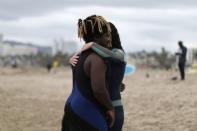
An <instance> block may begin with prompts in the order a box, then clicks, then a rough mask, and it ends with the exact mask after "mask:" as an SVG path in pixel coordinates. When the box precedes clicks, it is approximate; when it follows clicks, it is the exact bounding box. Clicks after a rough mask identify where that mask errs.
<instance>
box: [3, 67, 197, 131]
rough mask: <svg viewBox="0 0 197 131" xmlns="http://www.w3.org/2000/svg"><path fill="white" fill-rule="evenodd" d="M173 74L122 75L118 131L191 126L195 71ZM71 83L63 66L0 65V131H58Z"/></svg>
mask: <svg viewBox="0 0 197 131" xmlns="http://www.w3.org/2000/svg"><path fill="white" fill-rule="evenodd" d="M147 73H148V74H149V76H150V77H149V78H147V77H146V74H147ZM173 76H179V73H178V72H171V71H161V70H146V69H137V71H136V72H135V73H134V74H132V75H129V76H126V77H125V79H124V83H125V84H126V89H125V91H124V92H123V93H122V100H123V103H124V109H125V122H124V127H123V131H197V73H190V74H187V78H186V80H185V81H180V80H179V79H177V80H175V81H172V80H171V78H172V77H173ZM71 88H72V74H71V70H70V69H69V68H65V69H59V70H57V72H56V73H53V72H51V73H48V72H47V71H45V70H44V69H31V68H29V69H25V70H24V69H23V70H22V69H11V68H0V131H60V129H61V119H62V116H63V110H64V103H65V101H66V99H67V97H68V95H69V94H70V91H71Z"/></svg>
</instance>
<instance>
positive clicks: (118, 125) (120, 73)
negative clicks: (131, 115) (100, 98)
mask: <svg viewBox="0 0 197 131" xmlns="http://www.w3.org/2000/svg"><path fill="white" fill-rule="evenodd" d="M106 60H107V61H108V68H107V69H108V71H107V73H108V75H107V77H108V78H107V82H108V91H109V94H110V97H111V100H112V104H113V106H114V108H115V123H114V125H113V127H112V128H110V129H109V130H110V131H121V130H122V126H123V123H124V110H123V105H122V102H121V94H120V85H121V83H122V80H123V77H124V71H125V66H126V63H125V62H124V61H120V60H118V59H114V58H107V59H106Z"/></svg>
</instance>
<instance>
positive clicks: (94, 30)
mask: <svg viewBox="0 0 197 131" xmlns="http://www.w3.org/2000/svg"><path fill="white" fill-rule="evenodd" d="M105 33H110V34H111V28H110V24H109V23H108V22H107V21H106V20H105V19H104V18H103V17H102V16H97V15H92V16H89V17H87V18H86V19H84V20H82V19H79V20H78V37H79V38H80V39H81V38H82V39H83V40H84V41H85V42H86V43H87V42H92V41H93V40H94V37H97V38H100V37H102V35H103V34H105ZM108 46H109V47H111V46H112V45H111V43H110V45H108Z"/></svg>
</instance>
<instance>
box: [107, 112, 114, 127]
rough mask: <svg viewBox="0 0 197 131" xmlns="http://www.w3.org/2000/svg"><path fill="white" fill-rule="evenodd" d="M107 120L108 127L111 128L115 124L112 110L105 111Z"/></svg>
mask: <svg viewBox="0 0 197 131" xmlns="http://www.w3.org/2000/svg"><path fill="white" fill-rule="evenodd" d="M107 119H108V121H109V127H110V128H111V127H112V126H113V125H114V122H115V112H114V110H109V111H107Z"/></svg>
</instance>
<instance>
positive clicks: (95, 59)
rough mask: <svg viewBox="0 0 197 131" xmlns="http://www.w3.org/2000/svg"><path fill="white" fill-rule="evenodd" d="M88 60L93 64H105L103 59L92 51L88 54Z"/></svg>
mask: <svg viewBox="0 0 197 131" xmlns="http://www.w3.org/2000/svg"><path fill="white" fill-rule="evenodd" d="M88 61H89V62H90V63H91V64H93V65H95V64H97V65H105V61H104V60H103V59H102V58H101V57H100V56H99V55H97V54H96V53H92V54H90V55H89V56H88Z"/></svg>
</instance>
